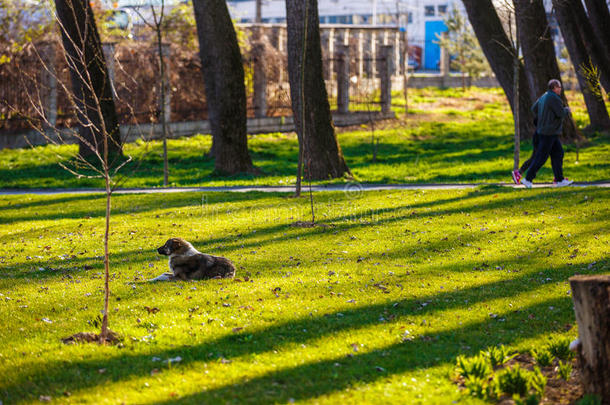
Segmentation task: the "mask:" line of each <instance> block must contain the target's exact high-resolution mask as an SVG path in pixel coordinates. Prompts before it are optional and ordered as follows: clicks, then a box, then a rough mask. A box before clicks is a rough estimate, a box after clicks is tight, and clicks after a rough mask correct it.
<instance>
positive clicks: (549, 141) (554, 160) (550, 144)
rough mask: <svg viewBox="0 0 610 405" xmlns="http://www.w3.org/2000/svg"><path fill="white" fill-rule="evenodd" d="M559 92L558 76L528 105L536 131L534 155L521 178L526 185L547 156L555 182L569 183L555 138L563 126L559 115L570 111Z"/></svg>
mask: <svg viewBox="0 0 610 405" xmlns="http://www.w3.org/2000/svg"><path fill="white" fill-rule="evenodd" d="M560 94H561V83H559V80H557V79H552V80H551V81H549V90H548V91H547V92H546V93H544V94H543V95H542V96H541V97H540V98H539V99H538V100H536V102H535V103H534V105H533V106H532V112H533V113H534V116H535V117H536V118H537V120H538V125H537V126H536V131H537V132H538V134H539V138H538V145H537V146H538V147H537V150H536V157H535V158H534V162H533V163H532V165H531V167H530V168H529V170H528V171H527V174H526V175H525V179H523V180H521V184H523V185H524V186H525V187H526V188H532V185H533V183H532V181H533V180H534V178H535V177H536V173H537V172H538V170H540V168H541V167H542V166H543V165H544V163H545V162H546V160H547V159H548V158H549V155H550V156H551V165H552V166H553V174H554V175H555V186H557V187H564V186H569V185H570V184H572V183H573V182H572V181H570V180H568V179H566V178H564V177H563V148H562V146H561V142H560V141H559V135H560V134H561V130H562V129H563V119H564V118H565V117H567V116H568V114H569V113H570V108H569V107H564V106H563V101H562V100H561V97H560V96H559V95H560Z"/></svg>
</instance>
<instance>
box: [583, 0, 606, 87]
mask: <svg viewBox="0 0 610 405" xmlns="http://www.w3.org/2000/svg"><path fill="white" fill-rule="evenodd" d="M585 5H586V6H587V13H588V15H589V21H590V22H591V27H592V28H593V32H594V33H595V37H596V38H598V39H599V42H600V45H601V49H600V52H604V54H605V57H606V58H607V59H610V10H609V9H608V3H606V0H585ZM609 68H610V67H609ZM606 91H607V92H608V93H609V94H610V90H608V89H606Z"/></svg>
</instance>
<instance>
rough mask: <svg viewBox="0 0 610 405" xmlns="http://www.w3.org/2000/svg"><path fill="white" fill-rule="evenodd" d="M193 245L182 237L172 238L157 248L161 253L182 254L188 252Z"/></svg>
mask: <svg viewBox="0 0 610 405" xmlns="http://www.w3.org/2000/svg"><path fill="white" fill-rule="evenodd" d="M192 248H193V246H192V245H191V244H190V243H188V242H187V241H185V240H184V239H182V238H171V239H168V240H167V242H165V245H163V246H161V247H159V248H157V252H159V254H160V255H165V256H169V255H178V256H179V255H181V254H184V253H186V252H187V251H188V250H189V249H192Z"/></svg>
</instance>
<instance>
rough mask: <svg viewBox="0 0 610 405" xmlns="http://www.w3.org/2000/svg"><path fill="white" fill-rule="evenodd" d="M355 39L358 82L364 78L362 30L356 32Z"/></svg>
mask: <svg viewBox="0 0 610 405" xmlns="http://www.w3.org/2000/svg"><path fill="white" fill-rule="evenodd" d="M356 35H357V36H356V38H357V45H356V49H357V52H358V56H357V58H358V71H357V72H356V73H357V76H358V80H361V79H362V78H363V77H364V46H363V42H364V32H363V31H362V30H358V33H357V34H356Z"/></svg>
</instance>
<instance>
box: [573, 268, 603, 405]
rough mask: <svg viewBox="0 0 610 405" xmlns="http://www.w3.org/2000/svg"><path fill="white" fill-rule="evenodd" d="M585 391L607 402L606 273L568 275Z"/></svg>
mask: <svg viewBox="0 0 610 405" xmlns="http://www.w3.org/2000/svg"><path fill="white" fill-rule="evenodd" d="M570 286H571V288H572V298H573V299H574V312H575V313H576V322H578V338H579V340H580V347H579V349H578V356H579V360H580V364H581V367H582V374H583V383H584V389H585V393H587V394H596V395H599V396H600V397H601V399H602V404H604V405H608V404H610V275H599V276H574V277H571V278H570Z"/></svg>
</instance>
